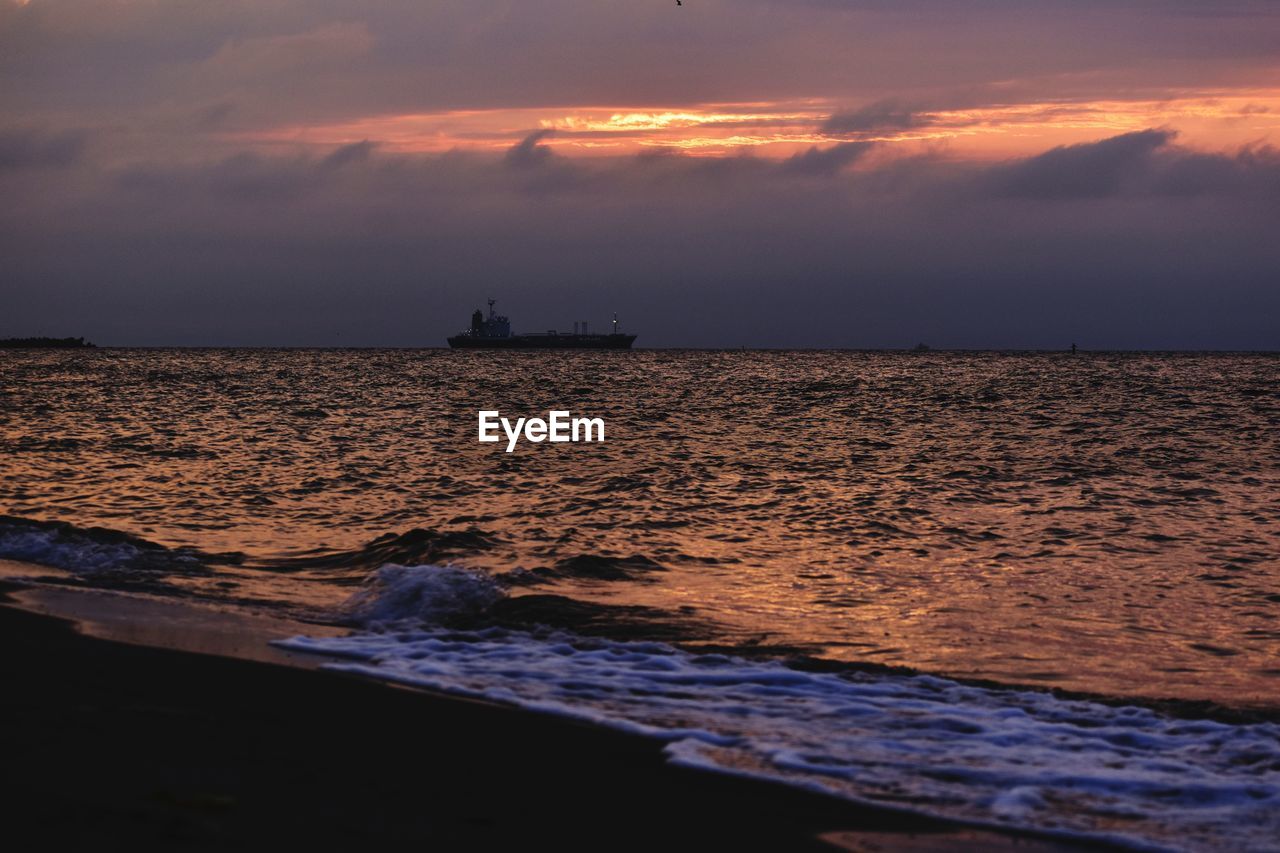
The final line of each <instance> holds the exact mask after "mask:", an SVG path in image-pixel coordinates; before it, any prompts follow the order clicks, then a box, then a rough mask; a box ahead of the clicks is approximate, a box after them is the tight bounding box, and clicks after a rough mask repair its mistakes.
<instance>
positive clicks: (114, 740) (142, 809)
mask: <svg viewBox="0 0 1280 853" xmlns="http://www.w3.org/2000/svg"><path fill="white" fill-rule="evenodd" d="M0 590H3V591H9V592H13V591H14V590H12V589H9V588H7V587H4V588H0ZM9 602H10V603H12V602H13V599H9ZM0 642H2V643H3V645H2V648H3V655H0V683H2V684H3V700H0V702H2V711H0V725H3V729H2V731H3V737H4V746H3V755H2V757H0V763H2V766H3V772H2V775H3V782H2V784H3V791H0V803H3V809H4V812H5V815H6V818H5V821H6V825H7V832H8V834H9V836H10V838H13V837H15V836H17V837H21V836H26V837H28V838H31V839H33V840H35V841H36V842H37V845H38V846H39V847H42V848H44V849H88V848H93V849H131V850H132V849H139V848H163V849H166V850H173V849H183V850H193V849H209V850H225V849H236V850H240V849H245V848H254V849H263V848H276V849H280V848H284V849H300V848H304V847H307V846H319V847H321V848H323V849H327V848H330V847H335V846H339V845H341V846H343V847H348V848H351V849H368V848H373V849H383V848H390V847H393V846H401V845H410V844H412V845H415V848H414V849H426V845H432V846H433V847H434V848H435V849H449V850H453V849H493V848H497V849H511V848H515V847H533V846H537V847H546V846H550V847H551V848H552V849H555V848H560V849H565V848H591V849H610V848H615V849H616V848H619V847H621V848H638V847H666V848H673V849H696V848H709V847H712V846H714V847H716V848H720V849H726V848H730V849H731V848H738V849H775V850H797V849H808V848H818V849H831V848H830V847H828V846H827V844H828V843H834V844H837V845H838V846H840V847H844V848H846V849H856V850H896V849H910V850H940V849H942V850H955V849H963V850H991V849H1016V850H1025V851H1036V853H1039V851H1043V850H1058V849H1066V848H1064V847H1062V846H1060V845H1056V844H1050V843H1046V842H1042V841H1038V840H1034V839H1029V838H1021V837H1018V836H1013V835H994V834H987V833H980V832H972V831H964V830H959V829H957V828H956V827H953V826H950V825H948V824H946V823H944V822H941V821H930V820H925V819H922V818H916V817H910V816H903V815H899V814H895V813H892V812H888V811H880V810H874V809H866V808H860V807H858V806H855V805H852V804H849V803H846V802H843V801H840V800H836V799H833V798H827V797H823V796H818V795H814V794H808V793H804V792H801V791H796V790H792V789H788V788H786V787H783V786H778V785H771V784H767V783H762V782H754V781H749V780H739V779H734V778H730V777H726V776H722V775H717V774H710V773H703V772H699V771H694V770H687V769H681V768H676V767H671V766H669V765H667V764H666V763H665V762H664V761H663V758H662V755H661V752H660V747H659V745H657V744H656V743H654V742H653V741H649V740H646V739H642V738H638V737H631V736H627V735H623V734H619V733H616V732H612V731H608V730H604V729H599V728H595V727H591V726H586V725H581V724H577V723H573V722H569V721H564V720H559V719H555V718H551V717H543V716H539V715H535V714H529V713H525V712H521V711H518V710H515V709H510V708H505V707H501V706H495V705H490V704H484V703H478V702H469V701H465V700H458V699H453V698H449V697H440V696H436V695H433V694H427V693H423V692H419V691H411V690H406V689H398V688H392V687H388V686H385V685H382V684H377V683H373V682H369V681H364V680H361V679H358V678H355V677H351V676H345V675H341V674H337V673H331V672H324V671H319V670H315V669H307V668H303V667H299V666H290V665H286V664H283V663H271V662H264V661H260V660H245V659H240V658H232V657H223V656H219V655H213V654H200V653H193V652H191V651H179V650H174V649H168V648H155V647H149V646H144V645H136V644H129V643H122V642H116V641H111V640H105V639H101V638H100V637H93V636H86V635H84V634H82V633H79V632H77V631H76V630H74V626H73V625H72V624H71V623H69V622H66V621H63V620H59V619H55V618H52V617H50V616H47V615H41V614H37V613H33V612H28V611H27V610H22V609H18V608H17V607H14V606H5V607H0ZM824 834H825V835H826V838H827V842H823V841H822V840H820V838H819V836H821V835H824ZM23 849H32V848H31V847H29V846H26V845H24V847H23Z"/></svg>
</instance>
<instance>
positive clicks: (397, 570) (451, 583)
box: [340, 564, 504, 627]
mask: <svg viewBox="0 0 1280 853" xmlns="http://www.w3.org/2000/svg"><path fill="white" fill-rule="evenodd" d="M503 596H504V592H503V590H502V588H501V587H500V586H499V584H498V582H497V581H496V580H494V579H493V578H492V577H490V576H489V575H487V574H484V573H482V572H473V571H468V570H466V569H460V568H455V567H453V566H431V565H427V566H401V565H396V564H388V565H385V566H383V567H381V568H380V569H378V570H377V571H376V572H374V573H373V574H372V575H371V576H370V577H369V579H368V580H367V581H366V582H365V585H364V587H363V588H362V589H360V590H359V591H358V592H356V593H355V594H354V595H352V596H351V598H349V599H348V600H347V602H346V603H345V604H344V605H343V607H342V608H341V611H340V612H341V613H342V615H343V616H344V617H345V618H346V619H347V620H348V621H351V622H354V623H356V624H359V625H363V626H366V627H383V626H391V625H396V624H400V623H406V622H425V623H429V624H435V625H441V624H451V623H455V622H460V621H465V620H473V619H475V618H476V617H479V616H481V615H483V614H484V613H485V612H486V611H488V610H489V608H491V607H492V606H493V605H494V604H496V603H497V602H498V601H499V600H500V599H502V598H503Z"/></svg>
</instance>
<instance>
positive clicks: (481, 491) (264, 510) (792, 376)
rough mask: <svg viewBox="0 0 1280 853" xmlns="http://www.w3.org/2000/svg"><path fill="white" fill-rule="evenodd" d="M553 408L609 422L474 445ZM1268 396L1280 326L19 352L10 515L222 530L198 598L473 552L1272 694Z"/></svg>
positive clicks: (284, 588)
mask: <svg viewBox="0 0 1280 853" xmlns="http://www.w3.org/2000/svg"><path fill="white" fill-rule="evenodd" d="M551 408H558V409H559V408H563V409H570V410H571V411H573V412H574V413H575V414H584V415H591V416H600V417H604V418H605V419H606V421H607V424H608V440H607V441H606V442H605V443H604V444H557V445H549V444H541V445H529V444H527V443H521V445H520V446H519V447H518V448H517V450H516V452H514V453H511V454H507V453H504V452H502V447H503V445H494V444H480V443H479V442H477V441H476V412H477V410H478V409H498V410H499V411H501V412H502V414H503V415H504V416H511V417H517V416H530V415H536V414H545V412H546V411H547V410H548V409H551ZM1278 425H1280V359H1277V358H1276V357H1273V356H1265V355H1260V356H1254V355H1083V354H1082V355H1079V356H1076V357H1071V356H1069V355H1065V354H1064V355H1057V354H1043V355H994V354H948V353H928V354H914V353H912V354H905V353H904V354H869V353H794V352H791V353H787V352H776V353H775V352H770V353H746V352H725V353H704V352H633V353H604V352H601V353H591V352H579V353H554V352H551V353H482V352H476V353H453V352H447V351H268V350H255V351H246V350H238V351H232V350H190V351H173V350H160V351H142V350H100V351H93V352H75V353H67V352H26V353H24V352H8V353H2V354H0V452H2V455H0V474H2V475H3V476H2V477H0V512H3V513H6V514H8V515H10V516H15V517H20V518H24V519H36V520H62V521H67V522H71V523H73V524H75V525H77V526H79V527H89V526H102V527H106V528H111V529H113V530H118V531H124V532H127V533H129V534H133V535H135V536H138V537H142V538H144V539H146V540H150V541H152V542H155V543H159V544H161V545H164V546H168V547H170V548H174V547H178V546H188V547H191V548H195V549H198V550H199V552H201V554H203V555H213V556H212V557H211V558H210V559H209V560H208V561H207V563H206V562H202V563H200V568H201V570H200V571H185V572H172V573H166V574H165V578H166V580H165V583H166V584H167V585H168V586H169V587H170V588H172V587H175V586H176V587H178V588H180V589H185V590H189V591H193V592H198V593H199V594H201V595H205V596H213V597H219V596H223V597H240V598H251V599H253V598H256V599H265V600H269V601H276V602H287V603H291V604H300V605H307V606H322V605H326V604H331V603H336V602H338V601H341V600H343V599H345V598H346V597H347V595H348V594H349V593H350V585H351V583H353V582H356V581H357V580H358V579H360V578H362V577H364V576H365V575H366V574H368V572H369V571H370V570H371V569H372V568H376V565H377V564H379V563H381V562H455V563H458V564H461V565H466V566H470V567H477V568H483V569H487V570H490V571H494V572H502V573H510V572H512V571H513V570H517V569H524V570H527V573H522V574H520V575H519V577H520V578H521V579H522V581H523V583H522V585H521V586H520V587H519V590H520V592H523V593H548V592H553V593H557V594H560V595H567V596H572V597H573V598H575V599H579V600H583V601H588V602H593V603H607V604H639V605H646V606H649V607H654V608H659V609H661V610H664V611H669V612H672V613H676V612H679V613H682V614H683V615H685V616H692V617H694V618H696V619H697V620H699V623H700V624H701V625H702V627H703V630H704V632H705V633H706V635H707V636H708V637H709V638H711V639H713V640H715V641H717V642H725V643H732V644H734V645H739V646H741V645H743V644H755V645H759V646H765V647H767V646H773V645H776V646H786V647H797V646H799V647H805V648H806V649H808V650H810V651H813V652H815V653H818V654H822V655H825V656H829V657H834V658H839V659H844V660H857V661H873V662H877V663H884V664H902V665H907V666H911V667H916V668H919V669H922V670H926V671H931V672H937V673H947V674H953V675H963V676H978V677H985V678H992V679H996V680H1002V681H1016V682H1023V683H1041V684H1045V685H1053V686H1059V687H1065V688H1072V689H1083V690H1090V691H1095V692H1102V693H1110V694H1118V695H1146V696H1178V697H1183V698H1209V699H1215V700H1218V701H1221V702H1225V703H1228V704H1258V703H1262V704H1270V705H1280V701H1277V697H1280V642H1278V640H1280V621H1278V619H1277V616H1278V614H1280V533H1278V532H1277V530H1278V529H1280V528H1278V527H1277V521H1280V466H1278V463H1277V460H1280V447H1278V445H1280V438H1278V436H1280V432H1278V431H1277V426H1278ZM415 529H421V531H419V532H413V531H415ZM402 534H404V535H402ZM380 537H381V539H380ZM375 540H380V541H375ZM228 552H236V553H238V554H239V555H241V556H239V557H235V556H231V555H229V553H228ZM0 556H4V555H0ZM7 556H14V554H13V553H12V551H10V552H9V553H8V554H7ZM281 569H288V571H281Z"/></svg>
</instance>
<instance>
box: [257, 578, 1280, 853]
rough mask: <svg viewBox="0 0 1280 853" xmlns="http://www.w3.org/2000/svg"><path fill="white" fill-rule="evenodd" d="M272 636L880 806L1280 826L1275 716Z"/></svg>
mask: <svg viewBox="0 0 1280 853" xmlns="http://www.w3.org/2000/svg"><path fill="white" fill-rule="evenodd" d="M419 568H421V567H419ZM454 571H457V570H454ZM394 574H395V577H393V578H392V580H391V586H392V587H394V586H396V585H397V584H398V583H400V582H407V581H408V579H410V578H413V579H415V581H414V584H416V586H415V588H416V590H417V592H415V594H414V595H413V596H410V602H409V605H408V609H409V610H416V611H417V612H424V610H423V608H422V602H421V601H420V600H419V598H418V597H417V596H418V594H419V593H421V594H424V595H425V594H427V591H428V590H443V592H442V596H443V599H444V601H445V602H447V606H445V608H444V610H445V612H450V613H451V612H452V610H453V607H454V606H455V603H456V602H458V601H459V600H461V601H462V602H463V603H464V604H466V605H467V606H470V603H471V602H472V600H473V599H472V593H474V592H475V589H474V587H473V585H472V580H464V579H462V578H461V577H459V576H457V575H455V574H453V573H451V572H449V571H447V570H441V569H436V570H434V571H406V572H404V573H399V572H397V573H394ZM414 584H411V586H413V585H414ZM459 590H462V591H463V594H462V595H459ZM487 594H488V593H484V594H482V595H481V598H482V599H484V598H485V597H486V596H487ZM393 597H395V596H393ZM434 609H435V605H431V606H429V607H426V608H425V612H427V613H429V614H433V613H434ZM280 645H282V646H284V647H285V648H289V649H293V650H295V651H302V652H315V653H322V654H326V655H335V656H340V657H344V658H347V659H348V660H347V661H346V662H341V663H336V664H329V666H331V667H332V668H335V669H340V670H343V671H347V672H354V673H360V674H363V675H366V676H370V677H373V678H376V679H381V680H384V681H388V682H395V683H400V684H408V685H413V686H418V687H423V688H429V689H433V690H439V691H444V692H447V693H453V694H459V695H463V696H469V697H474V698H482V699H489V700H493V701H499V702H504V703H510V704H514V705H517V706H520V707H522V708H526V709H529V710H533V711H538V712H543V713H550V714H556V715H560V716H565V717H571V718H574V719H579V720H586V721H590V722H593V723H597V724H602V725H605V726H609V727H612V728H615V729H620V730H623V731H628V732H632V733H638V734H643V735H647V736H650V737H654V738H659V739H661V740H663V741H665V742H666V747H665V750H666V754H667V756H668V760H670V761H672V762H675V763H677V764H681V765H686V766H693V767H699V768H703V769H710V770H717V771H721V772H726V773H734V774H741V775H747V776H753V777H760V778H765V779H770V780H774V781H778V782H783V783H786V784H790V785H795V786H799V787H804V788H808V789H812V790H818V791H822V792H825V793H829V794H834V795H837V796H841V797H844V798H847V799H849V800H853V801H856V802H861V803H868V804H874V805H877V806H881V807H889V808H896V809H903V810H909V811H913V812H918V813H927V814H930V815H935V816H940V817H945V818H951V819H955V820H961V821H965V822H969V823H973V824H979V825H988V826H990V825H995V826H1002V827H1008V828H1017V829H1024V830H1032V831H1038V832H1042V833H1043V832H1049V833H1054V834H1061V835H1067V836H1071V837H1079V838H1087V839H1091V840H1095V841H1109V842H1119V843H1123V844H1126V845H1129V846H1135V847H1144V848H1153V849H1185V850H1210V849H1224V848H1230V849H1237V850H1262V849H1274V840H1275V838H1277V837H1280V726H1278V725H1276V724H1275V723H1269V722H1264V723H1252V724H1231V723H1225V722H1219V721H1212V720H1203V719H1200V720H1188V719H1180V718H1175V717H1170V716H1167V715H1164V714H1161V713H1158V712H1157V711H1154V710H1151V709H1147V708H1138V707H1131V706H1124V707H1116V706H1112V705H1106V704H1102V703H1098V702H1092V701H1085V700H1071V699H1064V698H1060V697H1056V696H1054V695H1052V694H1048V693H1043V692H1036V691H1025V690H1012V689H1008V690H1003V689H994V688H985V687H978V686H973V685H965V684H961V683H959V682H955V681H951V680H948V679H943V678H937V677H932V676H926V675H884V674H872V673H865V672H863V673H860V672H848V671H843V672H814V671H804V670H800V669H797V668H794V667H791V666H788V665H787V664H785V663H783V662H780V661H763V662H762V661H754V660H748V659H746V658H742V657H738V656H734V655H723V654H701V655H699V654H695V653H692V652H689V651H682V650H679V649H677V648H674V647H672V646H670V645H666V644H663V643H657V642H634V641H631V642H627V641H618V640H610V639H603V638H586V637H582V636H580V635H576V634H571V633H567V632H549V633H547V632H544V633H535V632H530V631H525V630H513V629H509V628H498V627H489V628H483V629H473V630H464V631H459V630H454V629H449V628H444V627H439V626H438V625H423V626H419V627H418V628H416V629H405V628H404V627H403V626H401V628H399V629H397V630H396V631H394V632H360V633H356V634H353V635H351V636H347V637H324V638H312V637H295V638H293V639H290V640H286V641H282V642H280Z"/></svg>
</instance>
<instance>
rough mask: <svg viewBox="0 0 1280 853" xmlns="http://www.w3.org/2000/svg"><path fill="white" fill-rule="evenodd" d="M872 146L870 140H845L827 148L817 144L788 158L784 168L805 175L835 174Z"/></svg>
mask: <svg viewBox="0 0 1280 853" xmlns="http://www.w3.org/2000/svg"><path fill="white" fill-rule="evenodd" d="M872 147H873V145H872V143H870V142H843V143H840V144H838V145H830V146H828V147H826V148H819V147H817V146H816V145H815V146H813V147H812V148H810V149H809V150H808V151H805V152H803V153H801V154H796V155H794V156H793V157H791V158H790V159H788V160H786V161H785V162H784V164H783V169H785V170H786V171H789V172H795V173H797V174H804V175H834V174H835V173H836V172H839V171H840V170H841V169H843V168H845V167H846V166H850V165H852V164H853V163H855V162H856V161H857V160H858V159H859V158H861V157H862V156H863V155H864V154H866V153H867V152H868V151H870V150H871V148H872Z"/></svg>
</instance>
